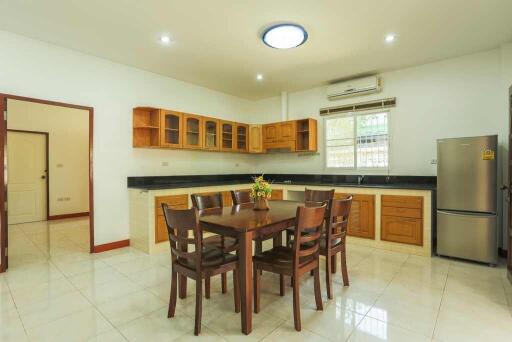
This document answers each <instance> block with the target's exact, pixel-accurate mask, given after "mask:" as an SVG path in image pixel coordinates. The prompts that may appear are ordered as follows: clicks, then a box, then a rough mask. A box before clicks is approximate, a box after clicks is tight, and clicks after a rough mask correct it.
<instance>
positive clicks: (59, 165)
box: [56, 164, 64, 169]
mask: <svg viewBox="0 0 512 342" xmlns="http://www.w3.org/2000/svg"><path fill="white" fill-rule="evenodd" d="M56 167H57V168H59V169H60V168H63V167H64V165H63V164H57V165H56Z"/></svg>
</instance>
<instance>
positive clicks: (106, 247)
mask: <svg viewBox="0 0 512 342" xmlns="http://www.w3.org/2000/svg"><path fill="white" fill-rule="evenodd" d="M128 246H130V239H127V240H121V241H114V242H109V243H105V244H103V245H98V246H94V247H93V250H92V251H93V253H101V252H106V251H110V250H112V249H117V248H123V247H128Z"/></svg>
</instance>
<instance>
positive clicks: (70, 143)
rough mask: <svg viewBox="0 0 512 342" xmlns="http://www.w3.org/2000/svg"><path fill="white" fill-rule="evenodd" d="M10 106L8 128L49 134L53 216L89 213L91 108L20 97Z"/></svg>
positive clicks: (50, 188) (9, 104) (9, 102)
mask: <svg viewBox="0 0 512 342" xmlns="http://www.w3.org/2000/svg"><path fill="white" fill-rule="evenodd" d="M7 108H8V112H9V117H8V121H7V128H8V129H18V130H26V131H36V132H47V133H48V140H49V144H48V154H49V156H48V163H49V165H48V166H49V168H48V171H49V190H50V191H49V199H50V201H49V209H50V210H49V212H50V216H54V215H64V214H75V213H84V212H88V211H89V111H87V110H83V109H75V108H67V107H58V106H50V105H46V104H41V103H34V102H26V101H18V100H9V101H8V103H7ZM9 146H10V144H9V142H7V148H9ZM59 198H60V199H62V198H69V200H67V201H62V200H60V201H59Z"/></svg>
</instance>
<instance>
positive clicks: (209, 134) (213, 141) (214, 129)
mask: <svg viewBox="0 0 512 342" xmlns="http://www.w3.org/2000/svg"><path fill="white" fill-rule="evenodd" d="M203 126H204V141H203V148H204V149H205V150H219V120H217V119H211V118H204V119H203Z"/></svg>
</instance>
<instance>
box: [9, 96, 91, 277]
mask: <svg viewBox="0 0 512 342" xmlns="http://www.w3.org/2000/svg"><path fill="white" fill-rule="evenodd" d="M7 100H19V101H26V102H34V103H40V104H46V105H51V106H57V107H66V108H74V109H82V110H86V111H88V112H89V253H93V252H94V181H93V143H94V135H93V132H94V108H93V107H87V106H81V105H75V104H70V103H64V102H57V101H48V100H42V99H37V98H31V97H25V96H18V95H11V94H2V93H0V113H3V112H4V110H6V107H7ZM47 155H48V154H47ZM0 161H3V162H1V163H0V164H1V165H0V262H1V264H0V273H1V272H5V270H6V269H7V267H8V265H7V258H6V255H5V250H6V248H7V225H8V222H7V215H6V213H7V212H6V210H5V204H6V203H7V177H6V176H7V173H6V172H5V171H6V170H5V169H6V166H7V120H3V118H2V119H1V120H0ZM47 183H48V184H49V179H48V182H47ZM47 193H48V192H47ZM47 208H49V203H48V206H47Z"/></svg>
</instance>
